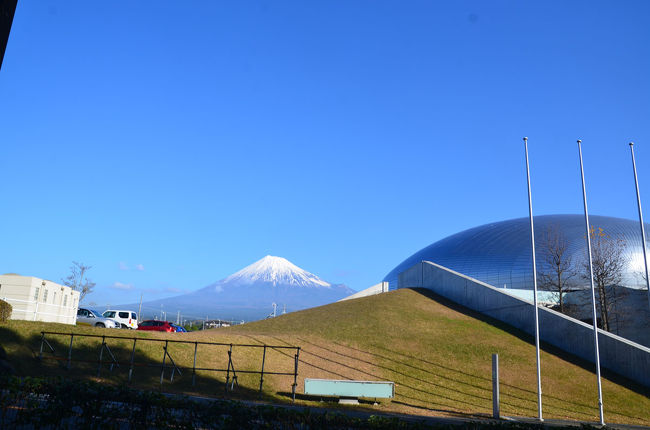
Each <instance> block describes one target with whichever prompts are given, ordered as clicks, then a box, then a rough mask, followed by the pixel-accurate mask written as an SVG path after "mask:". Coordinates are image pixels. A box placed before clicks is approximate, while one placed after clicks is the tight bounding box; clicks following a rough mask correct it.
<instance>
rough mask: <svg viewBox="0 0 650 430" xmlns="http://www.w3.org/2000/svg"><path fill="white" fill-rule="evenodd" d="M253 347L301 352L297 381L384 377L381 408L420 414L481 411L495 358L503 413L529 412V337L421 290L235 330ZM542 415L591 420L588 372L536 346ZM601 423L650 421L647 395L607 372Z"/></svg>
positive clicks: (532, 407)
mask: <svg viewBox="0 0 650 430" xmlns="http://www.w3.org/2000/svg"><path fill="white" fill-rule="evenodd" d="M229 332H230V333H233V334H235V333H236V334H240V335H247V336H249V337H251V338H252V339H255V340H257V341H266V342H268V341H274V342H275V343H279V342H285V343H287V344H296V345H300V346H301V347H302V351H301V356H300V379H301V380H303V379H304V378H305V377H314V378H316V377H319V378H332V379H360V380H388V381H394V382H395V383H396V390H395V391H396V396H395V399H393V400H392V401H391V402H382V404H381V406H380V407H381V408H384V409H387V410H394V411H399V412H405V413H414V414H425V415H429V414H431V415H438V414H443V415H446V414H449V415H483V414H485V415H488V414H491V411H492V400H491V398H492V397H491V390H492V388H491V356H492V354H493V353H498V354H499V361H500V385H501V411H502V414H503V415H510V416H530V417H536V416H537V394H536V386H537V385H536V364H535V347H534V340H533V338H532V337H530V336H527V335H525V334H524V333H522V332H520V331H517V330H515V329H513V328H511V327H509V326H507V325H505V324H502V323H499V322H497V321H495V320H491V319H489V318H485V317H482V316H481V315H479V314H476V313H473V312H471V311H469V310H467V309H464V308H461V307H458V306H455V305H454V304H452V303H450V302H448V301H445V300H444V299H442V298H440V297H438V296H435V295H433V294H432V293H430V292H428V291H427V290H409V289H404V290H398V291H393V292H390V293H386V294H381V295H376V296H372V297H366V298H362V299H356V300H349V301H345V302H340V303H334V304H331V305H327V306H322V307H319V308H314V309H309V310H306V311H301V312H295V313H291V314H287V315H283V316H282V317H278V318H275V319H272V320H265V321H260V322H256V323H250V324H245V325H243V326H237V327H233V328H231V329H230V330H229ZM541 366H542V392H543V402H542V403H543V413H544V416H545V418H568V419H575V420H581V421H597V419H598V408H597V389H596V377H595V373H594V372H595V366H593V365H590V364H589V363H586V362H584V361H581V360H579V359H576V358H575V357H572V356H569V355H567V354H564V353H562V352H561V351H559V350H557V349H554V348H552V347H548V346H546V347H544V348H543V350H542V353H541ZM606 376H608V377H609V378H606V379H603V398H604V406H605V419H606V421H607V422H611V423H637V424H646V425H647V424H650V398H649V392H650V391H649V390H647V389H644V388H642V387H640V386H638V385H635V384H633V383H631V382H630V381H627V380H624V379H622V378H617V377H616V376H614V375H606Z"/></svg>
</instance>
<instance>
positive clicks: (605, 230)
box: [384, 215, 650, 346]
mask: <svg viewBox="0 0 650 430" xmlns="http://www.w3.org/2000/svg"><path fill="white" fill-rule="evenodd" d="M589 222H590V224H591V227H590V231H592V237H594V238H595V239H594V240H592V249H595V246H596V243H597V239H605V240H606V241H607V242H608V243H609V244H611V246H613V247H615V248H617V252H619V253H620V261H621V263H622V270H621V271H620V281H619V282H618V283H617V284H616V286H615V287H616V288H613V287H609V286H608V293H607V295H606V300H607V301H608V302H609V303H608V305H607V306H608V308H607V309H608V314H607V324H608V326H609V330H610V331H611V332H612V333H614V334H618V335H620V336H623V337H626V338H627V339H630V340H633V341H635V342H638V343H641V344H643V345H646V346H650V309H649V306H650V305H649V302H648V292H647V287H646V283H645V278H644V275H645V267H644V265H643V248H642V241H641V231H640V227H639V223H638V221H633V220H627V219H622V218H613V217H605V216H597V215H592V216H590V217H589ZM534 227H535V248H536V249H535V251H536V256H537V258H536V261H537V273H538V290H539V293H538V301H539V303H540V304H542V305H546V306H549V307H554V306H555V305H557V304H558V299H559V294H557V292H555V293H554V292H552V291H544V290H545V288H544V285H543V282H541V280H542V276H540V275H543V274H547V275H549V276H553V274H554V269H553V267H552V265H550V264H549V260H548V258H545V257H546V256H547V255H548V252H547V251H548V248H549V247H550V246H552V245H549V244H550V243H552V240H549V238H553V237H555V238H561V240H562V241H563V242H564V244H565V252H564V256H563V259H565V260H567V261H570V268H569V272H573V275H572V276H571V277H570V278H569V279H568V282H567V285H566V286H565V287H564V288H563V290H564V291H563V304H564V309H563V311H564V313H565V314H567V315H570V316H571V317H573V318H576V319H578V320H581V321H583V322H586V323H589V324H591V321H592V310H591V309H592V308H591V292H590V291H591V290H590V282H589V277H588V271H587V267H588V266H587V263H586V262H587V243H586V239H585V236H586V232H585V219H584V216H583V215H543V216H536V217H535V226H534ZM646 230H647V231H650V225H648V224H646ZM531 254H532V253H531V243H530V221H529V218H517V219H512V220H507V221H501V222H495V223H490V224H485V225H482V226H479V227H475V228H471V229H469V230H465V231H462V232H460V233H457V234H454V235H452V236H449V237H446V238H444V239H441V240H439V241H437V242H435V243H433V244H431V245H429V246H427V247H426V248H423V249H421V250H420V251H418V252H416V253H415V254H413V255H411V256H410V257H408V258H407V259H406V260H404V261H403V262H402V263H400V264H399V265H398V266H397V267H395V268H394V269H393V270H392V271H391V272H390V273H389V274H388V275H386V277H385V278H384V282H386V283H388V285H389V289H390V290H393V289H396V288H399V287H403V286H406V287H409V286H413V284H412V283H405V285H398V284H399V276H400V274H402V273H404V272H405V271H407V270H409V269H410V268H412V267H413V266H415V265H417V264H418V263H420V262H431V263H435V264H436V265H439V266H442V267H443V268H446V269H450V270H451V271H453V272H457V273H458V274H460V275H464V276H466V277H469V278H472V279H474V280H478V281H480V282H483V283H485V284H488V285H489V286H491V287H494V288H496V289H498V290H500V291H503V292H506V293H507V294H509V295H511V296H515V297H518V298H521V299H524V300H526V301H528V302H532V301H533V269H532V266H533V265H532V256H531ZM564 275H565V276H566V275H567V273H565V274H564ZM447 283H448V284H449V285H452V284H453V283H449V282H447ZM422 286H425V287H426V285H425V283H424V281H422ZM619 287H626V288H619ZM445 288H447V291H449V289H450V288H452V289H453V288H460V286H459V287H449V286H447V287H445ZM567 291H568V293H567ZM597 316H598V319H599V323H600V322H602V321H601V319H602V318H601V317H602V316H601V315H600V307H598V315H597ZM601 327H602V325H601Z"/></svg>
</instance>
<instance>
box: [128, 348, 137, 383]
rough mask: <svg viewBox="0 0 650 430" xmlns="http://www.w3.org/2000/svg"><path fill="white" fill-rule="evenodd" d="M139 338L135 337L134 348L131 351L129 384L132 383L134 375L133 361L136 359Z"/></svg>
mask: <svg viewBox="0 0 650 430" xmlns="http://www.w3.org/2000/svg"><path fill="white" fill-rule="evenodd" d="M137 340H138V339H137V338H133V350H132V351H131V365H130V366H129V384H130V383H131V377H132V376H133V362H134V361H135V342H136V341H137Z"/></svg>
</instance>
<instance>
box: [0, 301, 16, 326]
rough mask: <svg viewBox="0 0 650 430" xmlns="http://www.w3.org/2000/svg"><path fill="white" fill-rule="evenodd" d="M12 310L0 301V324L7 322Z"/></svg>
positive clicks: (7, 304)
mask: <svg viewBox="0 0 650 430" xmlns="http://www.w3.org/2000/svg"><path fill="white" fill-rule="evenodd" d="M12 310H13V308H12V307H11V305H10V304H9V303H7V302H5V301H4V300H0V322H5V321H8V320H9V318H11V311H12Z"/></svg>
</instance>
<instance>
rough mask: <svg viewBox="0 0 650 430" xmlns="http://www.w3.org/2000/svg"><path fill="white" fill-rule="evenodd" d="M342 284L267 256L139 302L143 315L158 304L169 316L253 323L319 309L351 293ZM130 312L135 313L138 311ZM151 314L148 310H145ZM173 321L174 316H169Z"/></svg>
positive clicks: (281, 259) (351, 291)
mask: <svg viewBox="0 0 650 430" xmlns="http://www.w3.org/2000/svg"><path fill="white" fill-rule="evenodd" d="M354 293H355V291H354V290H352V289H350V288H348V287H347V286H345V285H343V284H330V283H329V282H325V281H324V280H322V279H320V278H319V277H318V276H316V275H314V274H313V273H310V272H307V271H306V270H303V269H301V268H300V267H298V266H296V265H294V264H293V263H291V262H290V261H289V260H287V259H284V258H282V257H273V256H270V255H267V256H266V257H264V258H262V259H261V260H259V261H256V262H255V263H253V264H251V265H250V266H247V267H244V268H243V269H241V270H240V271H238V272H236V273H233V274H232V275H230V276H228V277H226V278H224V279H222V280H220V281H217V282H215V283H213V284H210V285H208V286H207V287H204V288H201V289H199V290H196V291H194V292H191V293H187V294H183V295H180V296H175V297H170V298H167V299H161V300H156V301H150V302H146V303H143V311H142V313H143V315H144V316H145V317H147V315H151V314H152V313H155V311H153V312H152V311H151V310H152V309H155V310H157V309H159V308H160V306H161V305H162V306H163V308H164V310H165V311H166V312H167V313H168V315H169V316H168V319H169V318H170V317H171V315H176V313H177V312H180V313H181V314H182V315H183V316H184V317H188V318H197V319H198V318H206V316H207V317H209V318H214V319H216V318H221V319H237V320H240V319H243V320H247V321H250V320H257V319H262V318H264V317H266V316H268V315H269V314H270V313H271V312H272V311H273V307H272V305H273V303H275V304H276V305H277V314H278V315H279V314H280V313H282V311H283V310H284V309H286V311H287V312H292V311H297V310H301V309H306V308H311V307H314V306H321V305H325V304H328V303H332V302H335V301H337V300H339V299H342V298H344V297H347V296H349V295H351V294H354ZM131 308H134V309H137V307H133V305H131ZM147 310H149V311H147ZM171 319H175V318H171Z"/></svg>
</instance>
